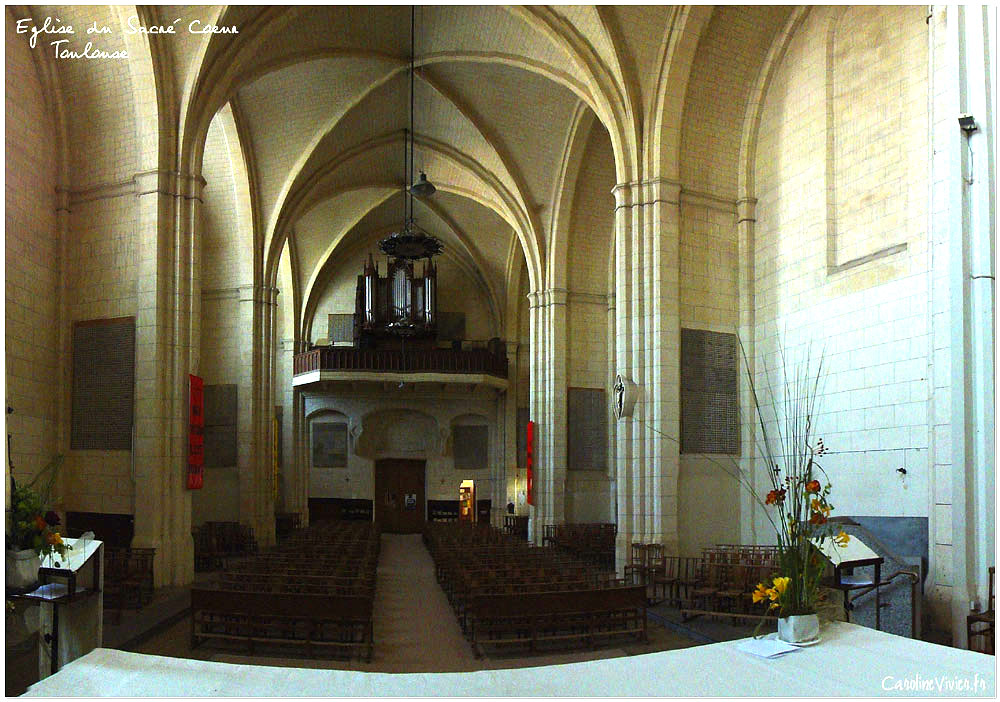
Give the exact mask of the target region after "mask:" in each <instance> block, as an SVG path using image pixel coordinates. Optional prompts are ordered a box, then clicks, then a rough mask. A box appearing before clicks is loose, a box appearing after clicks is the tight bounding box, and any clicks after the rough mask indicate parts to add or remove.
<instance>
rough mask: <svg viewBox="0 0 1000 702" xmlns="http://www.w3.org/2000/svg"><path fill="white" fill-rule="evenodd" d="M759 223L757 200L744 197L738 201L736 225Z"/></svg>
mask: <svg viewBox="0 0 1000 702" xmlns="http://www.w3.org/2000/svg"><path fill="white" fill-rule="evenodd" d="M756 221H757V198H755V197H743V198H740V199H739V200H737V201H736V223H737V224H739V223H740V222H756Z"/></svg>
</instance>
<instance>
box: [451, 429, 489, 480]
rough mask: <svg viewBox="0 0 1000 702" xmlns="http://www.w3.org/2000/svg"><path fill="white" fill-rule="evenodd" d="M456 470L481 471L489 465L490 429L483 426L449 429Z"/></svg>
mask: <svg viewBox="0 0 1000 702" xmlns="http://www.w3.org/2000/svg"><path fill="white" fill-rule="evenodd" d="M451 431H452V447H453V448H454V451H453V453H454V455H455V468H456V469H457V470H481V469H483V468H489V465H490V429H489V427H487V426H484V425H462V424H459V425H456V426H453V427H452V428H451Z"/></svg>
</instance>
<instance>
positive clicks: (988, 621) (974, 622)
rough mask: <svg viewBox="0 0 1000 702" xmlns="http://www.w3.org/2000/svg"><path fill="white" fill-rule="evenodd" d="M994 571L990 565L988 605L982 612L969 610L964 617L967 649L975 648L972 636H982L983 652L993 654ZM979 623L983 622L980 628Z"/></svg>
mask: <svg viewBox="0 0 1000 702" xmlns="http://www.w3.org/2000/svg"><path fill="white" fill-rule="evenodd" d="M995 571H996V568H995V567H994V566H990V589H989V599H988V606H987V609H986V611H984V612H970V613H969V616H968V617H966V619H965V626H966V634H967V636H968V642H969V650H970V651H973V650H976V649H973V648H972V638H973V637H974V636H982V637H983V653H989V654H991V655H995V633H994V632H995V630H994V620H995V614H994V592H993V576H994V573H995ZM980 624H984V625H985V626H983V627H982V628H979V625H980Z"/></svg>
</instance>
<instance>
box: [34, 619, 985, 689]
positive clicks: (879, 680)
mask: <svg viewBox="0 0 1000 702" xmlns="http://www.w3.org/2000/svg"><path fill="white" fill-rule="evenodd" d="M822 637H823V640H822V641H821V642H820V643H819V644H818V645H815V646H812V647H809V648H802V649H800V650H798V651H795V652H793V653H790V654H787V655H785V656H784V657H781V658H777V659H773V660H767V659H763V658H757V657H754V656H751V655H750V654H747V653H744V652H742V651H739V650H737V649H736V648H735V645H736V642H732V641H730V642H725V643H718V644H711V645H708V646H697V647H694V648H688V649H682V650H678V651H665V652H661V653H650V654H646V655H641V656H627V657H624V658H611V659H605V660H598V661H589V662H585V663H571V664H567V665H560V666H548V667H539V668H520V669H512V670H485V671H477V672H472V673H405V674H390V673H363V672H354V671H343V670H315V669H303V668H274V667H267V666H256V665H233V664H228V663H211V662H205V661H195V660H186V659H181V658H164V657H161V656H146V655H142V654H138V653H125V652H122V651H113V650H109V649H103V648H101V649H96V650H94V651H92V652H91V653H89V654H87V655H86V656H84V657H83V658H80V659H78V660H76V661H74V662H72V663H70V664H69V665H67V666H66V667H65V668H63V669H62V670H60V671H59V672H58V673H56V674H55V675H53V676H51V677H49V678H46V679H45V680H42V681H41V682H39V683H37V684H35V685H32V686H31V688H30V689H29V690H28V692H27V693H26V695H27V696H45V697H66V696H71V695H72V696H122V695H125V696H136V697H146V696H150V697H153V696H181V697H184V696H202V697H222V696H234V695H240V696H262V695H266V696H275V697H293V696H310V697H312V696H315V697H330V696H337V697H340V696H346V697H357V696H431V695H433V696H441V695H444V696H460V697H480V696H486V697H502V696H552V695H557V696H703V695H723V696H726V695H729V696H732V695H740V696H751V695H752V696H782V697H798V696H830V695H833V696H857V695H864V696H871V695H874V696H882V695H905V696H914V695H949V696H956V695H957V696H963V697H964V696H973V695H976V696H989V697H992V696H994V695H995V694H996V682H995V659H994V657H993V656H987V655H985V654H981V653H973V652H970V651H963V650H959V649H954V648H948V647H944V646H938V645H935V644H929V643H924V642H922V641H914V640H912V639H906V638H902V637H899V636H893V635H892V634H886V633H883V632H879V631H874V630H872V629H866V628H864V627H860V626H856V625H854V624H845V623H831V624H828V625H826V626H825V627H824V628H823V630H822ZM377 645H378V643H377V642H376V646H377ZM939 682H940V684H941V689H940V690H939V688H938V687H937V685H938V684H939ZM956 684H958V685H961V686H964V685H968V687H969V688H970V689H969V690H968V691H965V690H957V689H955V688H954V687H949V685H956ZM907 685H909V687H907ZM913 685H918V686H919V685H923V686H925V687H924V688H914V687H912V686H913Z"/></svg>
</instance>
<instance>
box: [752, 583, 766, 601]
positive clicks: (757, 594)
mask: <svg viewBox="0 0 1000 702" xmlns="http://www.w3.org/2000/svg"><path fill="white" fill-rule="evenodd" d="M766 599H767V588H766V587H764V583H757V589H756V590H754V591H753V603H754V604H757V603H759V602H763V601H764V600H766Z"/></svg>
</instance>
